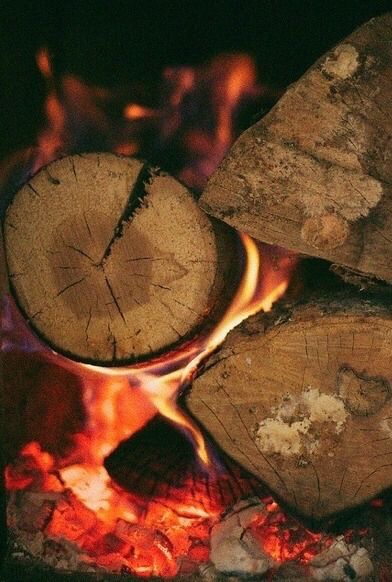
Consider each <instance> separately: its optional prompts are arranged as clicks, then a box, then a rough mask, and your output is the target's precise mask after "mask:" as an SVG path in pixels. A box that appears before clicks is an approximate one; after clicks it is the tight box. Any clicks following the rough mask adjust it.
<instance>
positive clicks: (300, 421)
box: [255, 386, 348, 457]
mask: <svg viewBox="0 0 392 582" xmlns="http://www.w3.org/2000/svg"><path fill="white" fill-rule="evenodd" d="M347 416H348V413H347V411H346V409H345V407H344V402H343V400H342V399H341V398H340V397H339V396H335V395H330V394H320V391H319V390H318V389H317V388H311V387H310V386H309V387H308V388H307V389H306V390H304V391H303V392H302V394H301V395H300V396H299V397H298V398H296V399H295V398H293V397H291V396H287V395H285V396H284V397H283V398H282V402H281V403H280V405H279V406H278V407H277V408H272V409H271V416H270V417H268V418H264V419H263V420H261V421H260V422H259V423H258V426H257V429H256V434H255V440H256V443H257V445H258V446H259V447H260V449H261V450H262V451H263V453H265V454H274V453H276V454H280V455H283V456H286V457H287V456H293V455H301V454H309V455H310V454H314V453H316V452H317V449H318V448H319V444H320V431H321V430H322V431H328V433H329V434H331V433H332V434H340V433H341V432H342V430H343V428H344V425H345V422H346V419H347ZM316 434H317V436H316Z"/></svg>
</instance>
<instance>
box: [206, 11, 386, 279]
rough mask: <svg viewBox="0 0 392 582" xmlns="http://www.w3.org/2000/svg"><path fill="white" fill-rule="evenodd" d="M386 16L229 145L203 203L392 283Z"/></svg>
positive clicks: (276, 239)
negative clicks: (228, 149)
mask: <svg viewBox="0 0 392 582" xmlns="http://www.w3.org/2000/svg"><path fill="white" fill-rule="evenodd" d="M391 135H392V13H389V14H385V15H383V16H381V17H379V18H375V19H373V20H371V21H370V22H368V23H367V24H365V25H363V26H362V27H361V28H359V29H358V30H357V31H355V32H354V33H353V34H352V35H351V36H349V37H348V38H346V39H345V40H344V41H343V42H342V43H341V44H339V45H338V46H337V47H336V48H335V49H333V50H331V51H330V52H329V53H327V54H326V55H325V56H323V57H322V58H321V59H320V60H319V61H318V62H317V63H316V64H315V65H314V66H313V67H312V68H311V69H309V70H308V71H307V72H306V73H305V75H304V76H303V77H302V78H301V79H300V80H299V81H298V82H297V83H296V84H294V85H293V86H291V87H290V88H289V89H288V90H287V92H286V93H285V94H284V96H283V97H282V98H281V100H280V101H279V102H278V103H277V105H276V106H275V107H274V108H273V109H272V110H271V112H270V113H269V114H268V115H266V116H265V117H264V118H263V119H262V120H261V121H260V122H258V123H257V124H256V125H254V126H253V127H251V128H250V129H248V130H247V131H246V132H245V133H243V134H242V135H241V137H240V138H239V139H238V140H237V142H236V143H235V144H234V146H233V147H232V149H231V150H230V152H229V154H228V155H227V157H226V158H225V159H224V161H223V162H222V164H221V166H220V167H219V168H218V170H217V171H216V172H215V173H214V174H213V175H212V177H211V179H210V181H209V183H208V185H207V188H206V190H205V192H204V194H203V196H202V197H201V200H200V202H201V206H202V208H203V209H204V210H206V211H207V212H209V213H210V214H212V215H214V216H216V217H219V218H220V219H222V220H224V221H226V222H227V223H229V224H231V225H232V226H234V227H236V228H237V229H239V230H243V231H246V232H248V233H249V234H250V235H252V236H254V237H255V238H257V239H260V240H261V241H264V242H267V243H272V244H279V245H281V246H283V247H285V248H287V249H291V250H294V251H298V252H301V253H304V254H307V255H311V256H317V257H322V258H325V259H328V260H330V261H332V262H334V263H337V264H340V265H345V266H346V267H349V268H351V269H354V270H356V271H360V272H362V273H366V274H370V275H373V276H376V277H378V278H380V279H384V280H385V281H388V282H392V253H391V242H392V195H391V194H392V147H391Z"/></svg>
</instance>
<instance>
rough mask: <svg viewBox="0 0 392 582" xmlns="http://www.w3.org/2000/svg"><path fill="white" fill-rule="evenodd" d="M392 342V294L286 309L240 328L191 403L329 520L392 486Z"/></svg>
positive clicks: (291, 497)
mask: <svg viewBox="0 0 392 582" xmlns="http://www.w3.org/2000/svg"><path fill="white" fill-rule="evenodd" d="M391 339H392V318H391V311H390V306H388V305H387V303H386V302H384V303H383V302H382V301H381V300H380V301H376V300H375V299H374V298H373V300H372V301H369V300H367V299H365V298H363V297H362V296H361V295H359V294H358V295H357V296H355V295H354V294H353V293H351V294H348V293H347V292H341V294H340V295H336V294H335V296H334V297H324V298H323V299H314V300H310V299H309V300H308V301H307V302H303V303H302V304H297V305H296V306H294V307H281V308H278V309H277V310H274V312H273V313H272V314H270V315H256V316H254V317H252V318H251V319H249V320H247V321H245V322H244V323H242V324H241V325H240V326H239V327H237V328H236V329H235V330H233V331H232V332H231V333H230V334H229V335H228V337H227V339H226V342H225V343H224V344H223V347H222V349H221V350H220V351H219V352H217V353H216V354H215V355H213V356H212V358H211V359H210V360H209V361H208V363H207V366H206V369H205V371H204V373H202V374H201V375H200V376H199V377H198V378H197V379H196V380H195V382H194V384H193V388H192V390H191V392H190V394H189V396H188V400H187V404H188V407H189V409H190V411H191V412H192V414H193V415H194V416H195V417H196V418H198V419H199V420H200V421H201V422H202V423H203V425H204V427H205V428H206V429H207V430H208V431H209V433H210V434H211V435H212V436H213V437H214V438H215V440H216V441H217V442H218V444H219V445H220V446H221V447H222V448H223V449H224V451H225V452H226V453H228V454H229V455H231V456H232V457H233V458H234V459H235V460H236V461H238V462H239V463H240V464H241V465H242V466H243V467H245V468H246V469H248V470H249V471H251V472H252V473H253V474H254V475H256V476H258V477H260V479H262V480H263V481H264V482H265V483H266V484H267V485H268V486H269V487H271V489H272V490H273V491H274V492H276V493H277V494H278V495H279V497H280V498H281V499H282V500H284V501H285V502H286V503H288V504H289V505H291V506H292V507H295V509H296V510H297V511H298V512H299V513H301V514H303V515H306V516H311V517H314V518H324V517H326V516H329V515H331V514H333V513H335V512H337V511H339V510H343V509H346V508H349V507H352V506H355V505H359V504H360V503H361V502H363V501H365V500H367V499H369V498H371V497H373V496H375V495H376V494H377V493H379V492H380V491H382V490H383V489H385V488H387V487H389V486H391V484H392V466H391V463H390V456H391V455H392V450H391V446H390V443H391V435H392V432H391V431H392V424H391V418H392V400H391V394H392V371H391Z"/></svg>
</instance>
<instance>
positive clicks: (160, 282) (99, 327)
mask: <svg viewBox="0 0 392 582" xmlns="http://www.w3.org/2000/svg"><path fill="white" fill-rule="evenodd" d="M222 226H223V225H221V224H218V223H216V222H214V221H213V220H211V219H209V218H208V216H207V215H205V214H204V213H203V212H202V211H201V210H200V209H199V208H198V206H197V203H196V201H195V199H194V197H193V196H192V194H191V193H190V192H189V191H188V190H187V189H186V188H185V187H184V186H183V185H181V184H180V183H179V182H177V181H176V180H174V178H172V177H170V176H168V175H166V174H164V173H163V172H160V171H158V170H154V169H152V168H150V167H149V166H148V165H147V164H143V163H142V162H140V161H138V160H135V159H131V158H126V157H120V156H115V155H113V154H83V155H75V156H71V157H66V158H63V159H61V160H57V161H55V162H53V163H51V164H50V165H49V166H48V167H46V168H43V169H42V170H41V171H40V172H39V173H38V174H37V175H36V176H34V177H33V178H32V179H31V180H30V181H29V183H28V184H26V185H25V186H23V187H22V188H21V189H20V191H19V192H18V193H17V194H16V196H15V198H14V200H13V202H12V203H11V205H10V207H9V208H8V211H7V214H6V218H5V224H4V233H5V245H6V255H7V262H8V271H9V279H10V281H11V284H12V289H13V292H14V295H15V297H16V299H17V301H18V304H19V305H20V307H21V309H22V311H23V312H24V314H25V316H26V317H27V319H28V320H30V323H31V325H32V327H33V328H34V329H35V330H36V331H37V332H38V333H39V335H40V336H41V337H43V338H44V339H45V340H46V341H47V342H48V343H49V344H50V345H51V346H52V347H54V348H55V349H56V350H58V351H61V352H63V353H66V354H68V355H70V356H72V357H74V358H75V359H79V360H82V361H87V362H93V363H100V364H106V365H111V364H119V363H124V362H132V361H137V360H141V359H145V358H149V357H151V356H152V355H155V354H158V353H161V352H162V351H164V350H168V349H169V348H170V347H172V346H173V345H174V344H177V343H178V342H179V341H181V340H183V339H184V338H187V337H190V336H191V335H192V334H194V333H196V332H197V330H198V329H199V328H200V327H202V326H210V325H213V323H214V321H215V320H216V318H218V317H219V316H220V315H221V313H222V310H224V309H225V307H226V306H227V302H228V300H229V297H230V292H229V286H228V285H226V286H225V283H227V282H228V281H230V276H229V273H230V267H231V265H232V264H233V257H235V243H234V239H235V237H234V238H233V234H232V233H231V232H229V231H230V229H228V228H227V227H223V228H222ZM230 283H232V280H231V281H230Z"/></svg>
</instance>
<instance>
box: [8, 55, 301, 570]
mask: <svg viewBox="0 0 392 582" xmlns="http://www.w3.org/2000/svg"><path fill="white" fill-rule="evenodd" d="M36 62H37V66H38V68H39V70H40V72H41V74H42V76H43V78H44V79H45V82H46V85H47V98H46V102H45V112H46V126H45V127H44V128H43V130H42V132H41V133H40V135H39V136H38V139H37V144H36V150H35V155H34V157H33V159H32V160H31V157H30V158H29V160H30V162H29V163H30V165H29V167H28V168H27V170H26V172H25V174H29V173H34V172H36V171H37V170H38V169H39V168H40V167H41V166H43V165H44V164H47V163H49V162H50V161H52V160H53V159H56V158H57V157H59V156H61V155H64V154H67V153H73V152H78V151H79V152H80V151H85V150H94V149H95V150H96V149H99V150H110V151H114V152H118V153H123V154H127V155H134V154H140V155H141V156H145V157H147V158H148V157H149V156H151V159H153V160H154V161H155V162H158V163H159V160H160V159H163V160H165V159H167V153H166V152H167V151H169V152H170V151H172V152H174V154H173V155H171V156H170V158H171V163H173V160H176V159H177V157H178V159H179V160H182V161H181V163H180V164H179V165H178V166H174V167H173V168H172V171H173V172H174V173H175V174H176V175H177V176H178V177H179V178H180V179H182V180H183V181H184V182H185V183H186V184H187V185H189V186H191V187H194V188H197V189H199V190H200V189H201V188H202V187H203V186H204V184H205V182H206V179H207V177H208V176H209V175H210V174H211V172H212V171H213V170H214V169H215V167H216V166H217V165H218V163H219V162H220V161H221V159H222V158H223V156H224V155H225V153H226V151H227V149H228V147H229V146H230V144H231V143H232V141H233V140H234V138H235V137H236V133H237V132H238V130H237V128H236V124H235V121H234V117H235V113H236V110H237V108H238V107H239V104H240V103H242V102H247V101H249V100H252V99H254V100H257V99H259V98H260V97H261V96H262V95H264V94H268V89H267V88H265V87H261V86H259V85H258V84H257V79H256V67H255V65H254V63H253V61H252V59H251V58H250V57H249V56H247V55H233V54H229V55H222V56H219V57H216V58H215V59H213V60H212V61H211V62H210V63H208V64H207V65H205V66H203V67H198V68H196V67H195V68H191V67H171V68H167V69H166V70H165V71H163V74H162V83H161V87H160V92H161V99H160V100H158V103H157V104H155V105H154V106H147V105H144V104H141V103H140V99H139V97H138V95H137V91H136V93H135V94H132V91H130V93H131V94H130V95H126V98H124V94H123V92H121V91H118V92H117V93H116V92H109V91H108V90H107V89H104V88H101V87H94V86H91V85H87V84H86V83H84V82H83V81H82V80H80V79H79V78H77V77H75V76H73V75H69V74H68V75H64V76H62V77H61V78H56V74H55V71H54V67H53V64H52V62H51V59H50V55H49V52H48V50H47V49H46V48H42V49H40V50H39V51H38V53H37V56H36ZM269 97H271V94H270V95H269ZM189 103H192V104H193V105H194V106H193V107H189ZM113 108H117V109H118V114H117V115H114V116H113V117H111V116H110V113H109V111H110V110H111V109H113ZM197 109H200V110H201V111H202V112H203V116H202V118H201V119H200V117H199V118H197V119H195V117H194V113H193V112H194V110H197ZM151 136H153V139H152V138H151ZM177 152H180V153H181V155H180V156H177V155H176V153H177ZM163 165H165V164H163ZM169 169H170V168H169ZM240 239H241V243H242V247H243V253H244V272H243V274H242V279H241V282H240V285H239V287H238V289H237V291H236V293H235V295H234V298H233V300H232V302H231V305H230V306H229V308H228V309H227V311H226V313H225V314H224V316H223V317H222V320H221V321H220V322H219V323H218V324H217V325H216V327H215V328H214V329H212V330H209V331H208V332H205V333H204V334H201V335H200V336H199V337H197V338H195V339H194V340H192V341H190V342H189V343H188V344H186V345H184V346H182V347H181V348H180V349H178V350H177V351H175V352H172V353H170V354H167V355H165V356H162V357H161V358H159V359H156V360H154V361H151V362H148V363H147V364H143V365H137V366H133V367H126V368H110V369H108V368H103V367H97V366H91V365H83V364H77V363H75V362H72V361H70V360H68V359H67V358H65V357H63V356H61V355H59V354H56V353H54V352H52V351H50V350H48V349H46V348H44V347H43V346H42V345H41V344H39V342H38V341H37V340H35V339H34V340H33V339H32V337H31V335H29V333H28V332H27V331H26V329H25V328H24V327H23V324H21V323H20V319H19V320H17V319H16V317H17V316H15V315H13V316H12V317H11V320H12V321H11V320H10V322H8V323H9V325H10V327H11V328H12V329H11V331H10V332H9V333H8V332H7V337H6V338H5V340H4V341H5V343H4V345H6V346H7V347H6V349H7V350H10V349H12V345H14V346H16V347H17V348H18V349H20V350H21V351H22V352H23V353H26V352H27V351H30V352H38V353H40V357H42V358H43V360H45V361H48V362H52V363H53V364H54V365H55V366H57V367H59V366H61V367H63V368H65V369H66V370H69V371H71V372H72V374H76V375H77V376H78V378H80V381H81V383H82V387H83V406H84V410H85V416H86V418H85V422H84V426H83V430H82V431H80V432H78V433H76V434H73V435H72V441H73V447H72V450H70V452H68V453H67V454H64V455H60V456H58V455H57V454H55V453H53V454H50V453H48V452H47V451H45V450H42V447H41V445H40V444H39V443H37V442H34V441H32V442H30V443H28V444H26V445H25V446H24V447H23V448H22V449H21V451H20V452H19V455H18V457H17V459H16V460H15V463H12V464H11V465H9V466H8V467H7V471H6V477H7V488H8V489H9V490H10V491H16V490H23V489H25V490H27V491H29V492H36V491H38V492H49V493H50V495H52V494H53V493H54V492H55V493H56V495H57V494H58V495H59V497H58V498H57V497H56V499H57V501H56V503H57V505H56V508H55V510H54V512H53V514H52V516H51V520H50V522H49V524H48V525H47V526H46V529H45V534H46V535H48V536H49V537H50V536H54V538H55V539H58V538H66V539H71V540H72V541H75V539H74V537H73V536H74V535H76V534H75V533H74V531H73V530H72V528H74V529H75V528H76V529H77V528H78V527H80V532H79V538H78V539H77V544H78V547H79V548H81V549H82V550H83V551H86V552H87V554H89V555H90V554H93V555H94V556H95V560H96V563H97V564H98V565H100V566H104V567H108V568H112V569H116V568H117V567H118V564H120V566H121V569H122V570H123V571H127V570H126V569H127V568H129V571H130V572H132V573H137V574H139V575H159V576H173V575H175V574H176V573H177V572H178V569H179V566H178V562H177V561H176V560H177V557H178V556H182V557H186V556H188V557H189V556H192V555H194V556H196V557H197V559H196V561H197V562H200V561H203V560H204V561H206V560H207V559H208V536H209V531H210V528H211V525H212V523H213V522H214V520H216V519H217V518H218V516H219V515H220V513H221V512H222V511H223V510H224V509H225V507H226V505H227V503H228V500H230V501H232V500H233V499H235V498H238V497H239V496H240V495H242V494H248V493H249V491H250V490H251V487H252V486H253V485H251V479H250V477H249V476H248V477H247V478H246V479H245V480H244V481H245V484H244V483H243V480H242V478H240V477H239V476H238V475H237V473H238V471H239V469H238V468H230V469H228V470H227V473H224V471H223V469H222V462H220V465H219V467H218V465H217V464H215V461H214V459H216V456H215V454H211V450H210V448H209V447H210V445H208V444H207V443H206V440H205V438H204V436H203V434H202V432H201V431H200V428H199V427H198V426H197V425H196V423H195V422H194V421H193V420H192V419H191V418H190V417H189V416H188V415H187V414H186V412H185V411H184V410H183V409H182V408H181V407H180V406H179V404H178V397H179V395H180V394H181V392H182V391H183V389H184V387H185V386H187V385H188V384H189V383H191V381H192V379H193V378H194V376H195V374H196V373H197V371H198V369H199V368H200V365H201V364H202V362H203V361H204V360H205V359H206V358H207V357H208V356H209V355H210V354H211V353H212V352H213V351H214V350H216V349H217V348H218V347H219V346H220V344H221V343H222V342H223V341H224V339H225V337H226V335H227V334H228V333H229V332H230V330H231V329H233V328H234V327H235V326H237V325H239V324H240V323H241V321H243V320H244V319H246V318H247V317H249V316H251V315H253V314H255V313H257V312H259V311H268V310H269V309H271V306H272V305H273V303H274V302H275V301H277V300H278V299H279V298H280V297H281V296H282V295H283V294H284V292H285V291H286V289H287V286H288V284H289V281H290V276H291V273H292V271H293V269H294V267H295V263H296V259H295V257H294V256H292V255H290V254H289V253H285V252H283V251H280V250H278V249H274V253H275V255H276V256H275V255H273V253H272V252H271V249H270V248H268V247H266V246H265V245H261V244H258V243H256V242H255V241H254V240H253V239H252V238H251V237H249V236H248V235H246V234H244V233H243V234H241V235H240ZM11 313H13V312H11ZM17 321H19V323H18V324H16V322H17ZM7 329H8V328H7ZM21 330H22V331H21ZM26 338H27V339H26ZM157 413H159V414H160V415H161V416H162V417H164V418H166V419H168V420H169V421H170V422H171V423H173V425H175V426H176V427H179V428H181V429H182V430H183V431H184V433H185V434H186V435H187V437H188V438H189V440H190V441H191V442H192V443H193V445H194V448H195V451H196V453H197V457H198V459H199V461H200V462H199V463H198V464H197V467H196V466H194V465H192V470H190V472H189V474H188V473H187V474H186V475H184V476H183V480H182V481H181V482H180V483H179V484H178V485H175V484H173V485H172V486H171V488H170V491H169V493H165V494H164V495H163V494H162V495H161V496H159V495H158V496H157V497H156V498H153V499H152V500H151V499H150V500H149V501H146V500H145V499H143V498H142V497H141V496H140V495H137V494H136V493H132V491H129V492H128V491H125V490H124V489H123V488H121V487H120V486H118V485H116V483H114V482H113V481H112V480H111V478H110V476H109V474H108V472H107V471H106V469H105V468H104V461H105V458H107V456H108V455H110V453H111V452H112V451H113V450H115V449H116V448H117V447H118V445H119V444H120V443H121V442H125V441H126V440H127V439H129V437H130V436H131V435H135V434H139V433H140V431H141V429H142V428H143V427H145V426H147V425H148V423H149V422H151V421H152V419H153V418H154V417H155V416H156V415H157ZM195 475H196V477H195ZM225 486H227V491H228V492H227V493H225V492H224V490H225ZM236 487H237V489H236ZM162 496H163V497H162ZM40 499H41V498H40ZM48 503H49V505H50V507H52V506H53V498H52V497H50V502H48ZM43 507H44V509H43V511H44V513H45V512H46V511H48V507H47V506H46V505H45V501H44V504H43ZM271 507H272V506H271ZM45 516H46V513H45ZM69 522H72V524H73V525H72V527H71V528H70V525H69ZM45 523H46V522H45ZM78 524H81V525H78ZM194 539H197V540H198V543H197V545H194V542H193V541H192V540H194ZM271 539H272V538H271ZM97 546H98V547H97ZM113 548H116V550H114V549H113ZM118 548H121V549H118ZM271 551H272V550H271ZM119 553H120V554H121V558H119V557H118V556H119V555H120V554H119ZM116 560H117V561H116Z"/></svg>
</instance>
